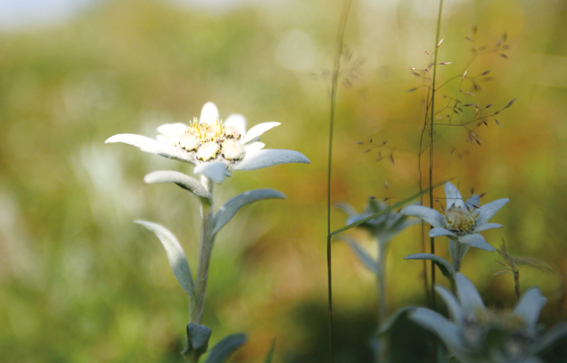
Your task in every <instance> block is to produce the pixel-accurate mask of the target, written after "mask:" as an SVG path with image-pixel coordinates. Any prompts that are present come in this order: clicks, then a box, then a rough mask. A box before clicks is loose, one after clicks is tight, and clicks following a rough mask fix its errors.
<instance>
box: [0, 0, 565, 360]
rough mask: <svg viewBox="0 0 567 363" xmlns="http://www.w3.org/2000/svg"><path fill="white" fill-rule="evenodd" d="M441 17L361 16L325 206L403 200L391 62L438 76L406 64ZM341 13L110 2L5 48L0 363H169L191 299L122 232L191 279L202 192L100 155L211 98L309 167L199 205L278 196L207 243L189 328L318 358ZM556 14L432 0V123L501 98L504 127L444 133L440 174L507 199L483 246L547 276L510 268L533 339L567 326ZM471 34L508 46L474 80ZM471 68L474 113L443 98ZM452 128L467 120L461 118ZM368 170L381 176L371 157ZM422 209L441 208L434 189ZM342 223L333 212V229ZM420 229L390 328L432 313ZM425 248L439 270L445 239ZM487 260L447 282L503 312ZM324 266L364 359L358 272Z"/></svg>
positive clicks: (342, 257) (236, 182)
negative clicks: (154, 230) (155, 181)
mask: <svg viewBox="0 0 567 363" xmlns="http://www.w3.org/2000/svg"><path fill="white" fill-rule="evenodd" d="M437 6H438V5H437V3H436V2H435V1H420V0H419V1H418V0H414V1H409V0H400V1H397V2H396V1H390V2H373V1H362V0H361V1H359V2H355V3H354V4H353V8H352V11H351V14H350V17H349V22H348V25H347V29H346V36H345V44H346V45H347V47H348V54H349V57H344V58H343V73H342V75H341V80H342V81H341V86H340V88H339V91H338V105H337V115H336V128H335V147H334V151H333V153H334V154H333V182H332V201H333V202H338V201H346V202H349V203H350V204H352V205H353V206H355V208H357V209H359V210H361V209H362V208H363V206H364V205H365V203H366V200H367V198H368V197H369V196H376V197H378V198H389V199H388V200H389V201H390V202H395V201H398V200H400V199H403V198H405V197H407V196H409V195H411V194H414V193H415V192H416V191H417V190H418V151H419V138H420V135H421V130H422V126H423V114H424V107H423V105H422V103H421V100H422V99H423V97H424V96H425V90H424V89H423V88H419V89H418V90H417V91H415V92H411V93H407V92H406V91H407V90H408V89H411V88H414V87H419V86H420V84H421V79H420V78H419V77H415V76H413V75H412V73H411V72H410V71H409V70H408V69H407V67H416V68H424V67H427V65H428V63H429V62H430V57H428V56H427V54H425V53H424V52H423V50H422V49H423V48H426V49H427V50H428V51H430V52H431V51H433V46H434V37H435V34H434V32H435V21H436V11H437ZM341 8H342V2H340V1H330V2H329V1H322V0H313V1H309V2H306V1H298V0H290V1H265V2H242V3H239V4H238V5H234V6H227V7H217V8H203V7H190V6H186V7H183V6H181V7H180V6H177V5H174V4H173V3H170V2H165V1H158V0H143V1H140V0H137V1H134V0H116V1H104V2H100V3H96V4H95V5H93V6H91V7H89V8H87V9H86V10H84V11H83V12H81V13H80V14H79V15H78V16H76V17H74V18H72V19H71V20H69V21H66V22H63V23H59V24H55V25H51V26H47V27H45V26H44V27H37V28H29V29H24V30H19V31H9V32H3V33H1V34H0V125H1V126H2V128H1V131H2V132H0V360H2V361H5V362H79V361H80V362H124V361H135V362H155V361H171V362H174V361H179V358H180V357H179V355H178V352H179V351H180V350H181V348H182V344H183V340H184V334H185V333H184V329H185V325H186V324H187V319H188V316H187V315H188V314H187V302H186V297H185V294H184V293H183V291H182V290H181V289H180V288H179V286H178V285H177V282H176V281H175V279H174V277H173V274H172V273H171V271H170V269H169V266H168V263H167V259H166V257H165V253H164V252H163V250H162V249H161V247H160V245H159V243H158V241H157V239H156V238H155V237H154V236H153V235H152V234H151V233H149V232H148V231H146V230H144V229H143V228H141V227H140V226H138V225H135V224H134V223H132V221H133V220H134V219H139V218H141V219H147V220H151V221H155V222H158V223H161V224H163V225H165V226H166V227H168V228H169V229H170V230H171V231H172V232H174V233H175V234H176V235H177V237H178V238H179V239H180V241H182V244H183V246H184V248H185V251H186V254H187V256H188V259H189V262H190V264H191V266H192V268H193V269H194V268H195V267H196V264H197V253H198V233H199V232H198V231H199V227H198V225H199V216H198V203H197V200H196V198H194V197H192V196H190V195H188V194H187V193H186V192H185V191H183V190H181V189H179V188H176V187H174V186H170V185H144V183H143V181H142V178H143V176H144V175H145V174H146V173H148V172H150V171H152V170H159V169H164V168H169V169H176V170H180V171H185V172H188V173H189V172H190V167H189V166H188V165H185V164H181V163H178V162H174V161H171V160H167V159H163V158H160V157H159V156H155V155H150V154H145V153H142V152H140V151H139V150H137V149H135V148H133V147H131V146H124V145H105V144H104V140H105V139H106V138H108V137H109V136H111V135H114V134H117V133H125V132H130V133H138V134H143V135H147V136H153V135H154V134H155V128H156V127H157V126H159V125H160V124H162V123H165V122H187V121H189V120H191V119H192V118H193V117H194V116H198V115H199V113H200V110H201V107H202V105H203V104H204V103H205V102H207V101H213V102H215V103H216V104H217V106H218V107H219V110H220V113H221V118H226V117H227V116H228V115H229V114H231V113H242V114H244V115H245V116H246V117H247V119H248V125H249V126H251V125H254V124H257V123H260V122H265V121H278V122H281V123H282V125H281V126H279V127H278V128H276V129H274V130H271V131H269V132H268V133H266V134H265V135H264V136H263V137H262V141H263V142H265V143H266V144H267V147H269V148H278V149H293V150H298V151H300V152H302V153H304V154H305V155H306V156H307V157H308V158H309V159H310V160H311V163H312V164H311V165H302V164H292V165H279V166H275V167H271V168H268V169H263V170H257V171H250V172H235V173H234V175H233V177H232V178H230V179H228V180H227V181H225V182H224V183H223V184H222V185H220V186H216V187H215V198H216V200H217V201H218V202H217V203H218V204H220V203H222V202H224V201H226V200H228V199H230V198H231V197H232V196H235V195H237V194H238V193H239V192H242V191H245V190H249V189H254V188H266V187H268V188H274V189H277V190H280V191H282V192H283V193H285V194H286V195H287V197H288V199H287V200H285V201H280V200H270V201H265V202H261V203H257V204H255V205H253V206H249V207H246V209H243V210H242V211H241V212H240V213H239V214H238V215H237V216H236V217H235V219H234V220H233V221H232V222H231V223H230V224H228V225H227V226H226V227H225V229H224V230H223V231H222V232H221V233H219V235H218V238H217V242H216V246H215V249H214V252H213V257H212V262H211V271H210V280H209V289H208V292H207V301H206V306H205V312H204V320H203V321H204V323H205V324H207V325H209V326H210V327H211V328H212V329H213V336H212V340H211V342H212V343H214V342H216V341H218V340H220V339H221V338H222V337H223V336H225V335H227V334H230V333H235V332H240V331H244V332H247V333H248V334H249V342H248V344H247V345H246V346H245V347H244V348H243V349H242V350H241V351H239V353H238V354H237V355H235V356H234V357H233V359H232V361H233V362H261V361H262V359H263V356H264V355H265V354H266V352H267V350H268V348H269V344H270V342H271V340H272V338H274V337H276V338H277V348H276V360H275V361H276V362H319V361H325V359H326V358H327V311H326V294H327V290H326V289H327V286H326V265H325V262H326V258H325V235H326V163H327V159H326V157H327V142H328V121H329V91H330V79H329V72H330V68H331V67H332V58H333V53H334V52H335V39H336V32H337V29H338V19H339V14H340V11H341ZM566 15H567V7H566V6H565V4H564V2H562V1H560V0H555V1H553V0H550V1H545V2H544V1H538V2H535V1H512V0H501V1H492V2H489V1H481V0H478V1H448V2H447V3H446V6H445V9H444V17H443V25H442V31H441V37H442V38H444V42H443V44H442V45H441V47H440V53H439V60H440V61H443V62H451V64H449V65H445V66H442V67H440V68H439V80H440V81H443V80H447V79H449V78H451V77H453V76H457V80H456V81H452V82H451V83H449V84H448V85H447V86H446V87H444V88H443V89H442V91H440V97H439V98H438V99H437V102H438V105H444V102H445V101H446V99H444V98H443V97H442V96H443V95H447V96H449V97H451V96H458V97H459V98H460V99H461V100H463V102H474V103H476V104H479V105H480V106H481V107H484V106H486V105H488V104H491V103H492V104H494V106H492V107H493V108H494V109H497V108H502V107H504V106H505V105H506V104H507V103H508V102H509V101H510V100H511V99H514V98H517V100H516V102H515V104H514V105H513V107H511V108H509V109H507V110H505V111H503V112H502V113H501V114H499V115H498V117H497V118H498V120H499V121H500V123H501V124H502V127H499V126H498V125H496V123H495V122H494V121H491V122H489V123H488V127H486V126H482V127H480V128H479V129H478V130H476V131H475V132H476V134H478V135H479V137H480V138H481V139H482V146H479V145H478V144H472V143H471V142H469V141H468V140H467V132H466V130H465V129H464V128H462V127H445V128H442V127H439V128H438V129H437V133H436V137H435V154H434V160H435V162H434V179H435V182H438V181H442V180H445V179H448V178H454V179H453V181H454V182H455V183H459V184H460V188H461V190H462V192H463V195H465V196H468V195H470V190H471V188H474V189H475V191H477V192H479V193H487V194H486V196H485V197H483V199H482V202H483V204H484V203H487V202H489V201H491V200H494V199H499V198H504V197H508V198H510V203H509V204H508V205H507V206H506V207H504V208H503V209H502V210H501V211H500V212H499V213H498V214H497V215H496V216H495V217H494V218H493V221H494V222H496V223H501V224H503V225H504V228H503V229H499V230H493V231H488V232H485V233H483V235H485V237H486V238H487V240H488V242H489V243H491V244H492V245H494V246H499V245H500V243H501V238H506V239H507V241H508V244H509V250H510V251H511V253H512V254H515V255H518V256H527V257H533V258H537V259H540V260H542V261H545V262H547V263H548V264H550V265H551V266H553V267H554V268H555V272H553V273H544V272H541V271H538V270H536V269H530V268H525V269H523V270H522V271H521V272H522V274H521V283H522V288H523V289H525V288H527V287H529V286H538V287H540V288H541V289H542V291H543V293H544V295H546V296H547V297H548V298H549V302H548V304H547V305H546V307H545V309H544V310H543V313H542V322H544V323H546V324H548V325H553V324H555V323H557V322H558V321H559V320H562V319H564V318H565V317H566V316H567V290H566V283H567V275H566V273H567V263H566V260H565V256H566V255H567V253H566V252H567V243H566V241H567V229H566V228H565V218H566V216H567V204H566V203H565V201H566V198H565V195H566V191H567V183H566V180H567V147H566V145H567V122H566V121H567V120H566V116H565V115H566V114H567V102H565V97H566V95H567V42H566V38H565V37H566V36H565V34H567V22H566V21H565V19H566ZM474 25H477V26H478V32H477V34H476V39H475V46H477V47H478V46H480V45H483V44H486V45H488V46H489V47H493V46H494V44H495V43H496V42H497V41H498V40H499V39H500V37H501V36H502V34H503V33H504V32H507V39H508V40H507V44H509V45H510V49H509V50H507V51H506V52H505V53H506V54H507V56H508V59H504V58H502V57H500V56H498V54H495V53H489V54H486V55H483V56H480V57H477V59H476V60H475V61H474V62H473V63H472V64H471V65H470V67H468V68H467V63H468V62H469V60H470V59H471V52H470V48H471V46H472V45H471V43H470V42H469V41H467V40H465V37H466V36H469V37H470V36H471V28H472V27H473V26H474ZM290 39H291V40H290ZM465 69H468V74H469V75H478V74H480V73H482V72H484V71H486V70H489V69H490V70H491V73H490V75H491V76H492V77H494V79H493V80H492V81H491V82H483V83H481V86H482V91H480V92H477V91H472V93H474V94H475V95H474V96H469V95H465V94H464V93H459V92H458V89H459V79H460V77H459V75H460V74H462V73H463V71H464V70H465ZM463 88H464V91H469V89H470V84H466V83H464V86H463ZM441 107H442V106H441ZM483 112H489V110H486V111H483ZM440 115H444V113H440ZM455 117H456V118H455V119H454V120H455V122H457V121H459V120H462V121H466V120H468V119H470V118H471V117H474V109H472V108H470V107H469V108H468V109H466V110H465V112H464V114H462V115H456V116H455ZM370 139H372V143H370ZM383 140H387V143H386V145H385V146H381V147H380V146H378V145H381V144H382V141H383ZM426 140H427V136H426ZM357 141H359V142H362V143H363V144H362V145H361V144H359V143H357ZM379 153H380V154H381V155H382V156H383V160H381V161H376V159H378V158H379ZM391 154H393V160H394V162H392V161H391V160H390V155H391ZM427 165H428V164H427V160H424V162H423V168H424V170H427ZM386 181H387V183H388V185H389V188H386V186H385V185H386ZM435 193H436V196H437V197H439V198H443V192H442V190H441V189H439V190H437V191H436V192H435ZM436 205H437V206H438V205H439V203H436ZM344 222H345V216H344V215H343V214H342V213H341V212H340V211H333V214H332V225H333V228H339V227H341V226H343V225H344ZM419 233H420V228H419V227H417V226H416V227H411V228H410V229H408V230H407V231H406V232H404V233H403V234H402V235H400V237H399V238H397V239H395V240H394V241H393V242H392V244H391V248H390V254H389V256H388V260H387V261H388V267H387V271H388V285H389V295H388V302H389V304H390V311H391V312H393V311H394V310H395V309H397V308H399V307H403V306H406V305H411V304H424V303H425V296H424V289H423V285H422V283H421V282H422V277H421V276H422V275H421V267H422V264H421V263H419V262H415V261H405V260H403V257H404V256H406V255H408V254H412V253H417V252H421V248H422V247H421V238H420V234H419ZM353 235H355V236H356V237H357V238H359V239H361V240H364V239H365V238H366V239H367V236H365V235H364V234H363V233H361V232H357V231H354V232H353ZM436 243H437V252H438V254H439V255H441V256H444V257H447V258H449V257H448V249H447V246H448V244H447V240H446V239H444V238H438V239H437V242H436ZM364 245H365V247H368V248H369V250H372V249H373V245H372V243H371V242H367V243H365V244H364ZM498 259H499V257H498V256H497V254H496V253H493V254H489V253H487V252H484V251H479V250H471V251H470V252H469V254H468V255H467V257H466V258H465V260H464V262H463V272H464V273H465V274H466V275H467V276H469V277H470V278H471V279H472V280H473V282H474V283H475V284H476V285H477V287H478V288H479V290H480V291H481V293H482V295H483V297H484V299H485V301H486V302H487V304H488V305H490V306H495V307H502V308H508V307H511V306H512V305H513V304H514V292H513V283H512V278H511V277H510V275H499V276H496V277H493V276H492V275H493V274H494V273H495V272H497V271H499V270H500V268H499V265H498V264H497V263H496V262H495V260H498ZM333 271H334V280H333V283H334V298H335V300H334V304H335V305H334V306H335V322H336V327H335V329H336V335H335V342H336V356H335V358H336V359H335V362H368V361H369V360H370V354H371V353H370V350H369V348H368V346H367V343H366V340H367V339H368V338H369V337H370V336H371V334H372V332H373V331H374V329H375V327H376V323H375V322H376V319H377V318H376V315H377V314H376V307H375V281H374V277H373V275H372V274H371V273H369V272H368V271H366V270H365V269H364V267H362V266H361V264H360V263H359V262H358V261H357V260H356V257H355V256H354V254H353V253H352V252H351V251H350V250H349V248H348V246H346V245H345V244H341V243H339V242H337V243H335V244H333ZM441 282H442V283H445V281H443V280H442V279H441ZM405 324H406V325H405V326H401V327H400V328H399V329H401V330H399V331H398V333H396V334H394V350H399V351H400V352H402V353H403V352H405V353H407V352H408V347H414V348H412V349H413V351H415V352H416V354H417V356H419V354H421V352H423V351H424V349H427V346H426V343H424V342H423V340H422V339H421V338H420V337H421V335H420V334H419V331H418V330H416V327H415V326H414V325H409V323H405ZM416 331H417V333H416ZM409 332H411V334H410V333H409ZM420 349H421V350H420ZM400 354H401V353H400ZM399 359H400V360H401V358H399ZM408 359H409V358H408Z"/></svg>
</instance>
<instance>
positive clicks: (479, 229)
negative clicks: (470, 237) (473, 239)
mask: <svg viewBox="0 0 567 363" xmlns="http://www.w3.org/2000/svg"><path fill="white" fill-rule="evenodd" d="M502 227H503V226H502V225H501V224H498V223H485V224H481V225H478V224H477V226H476V227H475V229H474V230H473V232H482V231H488V230H489V229H494V228H502Z"/></svg>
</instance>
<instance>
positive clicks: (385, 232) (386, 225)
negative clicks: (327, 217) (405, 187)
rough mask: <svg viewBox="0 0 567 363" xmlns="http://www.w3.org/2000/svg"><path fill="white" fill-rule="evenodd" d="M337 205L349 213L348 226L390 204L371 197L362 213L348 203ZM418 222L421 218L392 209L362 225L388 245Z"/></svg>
mask: <svg viewBox="0 0 567 363" xmlns="http://www.w3.org/2000/svg"><path fill="white" fill-rule="evenodd" d="M337 207H338V208H340V209H342V210H343V211H344V212H345V213H346V214H348V216H349V218H348V219H347V221H346V225H347V226H348V225H349V224H352V223H355V222H358V221H360V220H362V219H365V218H368V217H370V216H371V215H373V214H375V213H378V212H380V211H383V210H384V209H386V208H388V205H386V203H384V202H382V201H380V200H376V199H375V198H369V200H368V205H367V206H366V208H365V210H364V212H362V213H357V212H356V211H355V210H354V208H353V207H351V206H350V205H349V204H348V203H338V204H337ZM418 222H419V220H416V219H408V218H407V216H404V215H401V214H400V213H397V212H395V211H391V212H388V213H385V214H382V215H380V216H378V217H376V218H373V219H371V220H369V221H367V222H364V223H362V224H361V225H360V227H362V228H365V229H367V230H368V231H369V232H370V233H372V235H373V236H375V237H377V238H378V240H379V242H380V243H382V244H384V245H386V244H387V243H388V242H390V241H391V240H392V239H393V238H394V237H395V236H397V235H398V234H399V233H401V232H402V231H403V230H404V229H406V228H407V227H409V226H411V225H412V224H415V223H418Z"/></svg>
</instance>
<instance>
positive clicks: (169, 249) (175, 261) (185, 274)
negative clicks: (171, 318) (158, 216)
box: [134, 220, 196, 301]
mask: <svg viewBox="0 0 567 363" xmlns="http://www.w3.org/2000/svg"><path fill="white" fill-rule="evenodd" d="M134 222H135V223H137V224H141V225H142V226H144V227H146V228H147V229H149V230H150V231H152V232H153V233H154V234H155V235H156V237H157V238H159V240H160V242H161V244H162V245H163V247H164V249H165V252H166V253H167V259H168V260H169V265H170V266H171V269H172V270H173V274H174V275H175V277H176V278H177V282H179V285H181V288H183V290H185V292H186V293H187V294H188V295H189V297H190V298H191V299H192V300H193V301H195V300H196V298H195V297H196V294H195V283H194V282H193V277H192V276H191V270H190V269H189V263H188V262H187V258H186V257H185V252H183V248H182V247H181V245H180V244H179V242H178V241H177V238H175V236H174V235H173V233H171V232H170V231H169V230H168V229H167V228H165V227H163V226H161V225H159V224H157V223H153V222H148V221H142V220H136V221H134Z"/></svg>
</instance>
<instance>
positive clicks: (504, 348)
mask: <svg viewBox="0 0 567 363" xmlns="http://www.w3.org/2000/svg"><path fill="white" fill-rule="evenodd" d="M455 283H456V287H457V294H456V295H457V298H455V296H453V294H452V293H451V292H450V291H449V290H447V289H446V288H444V287H443V286H439V285H437V286H436V287H435V290H436V291H437V294H438V295H439V296H441V298H442V299H443V300H444V301H445V304H446V305H447V310H448V311H449V313H450V315H451V318H452V320H448V319H446V318H445V317H443V316H442V315H440V314H439V313H437V312H435V311H432V310H429V309H426V308H417V309H415V310H413V312H411V313H410V315H409V317H410V319H412V320H413V321H415V322H416V323H418V324H419V325H421V326H423V327H424V328H426V329H428V330H430V331H433V332H434V333H435V334H436V335H437V336H438V337H439V338H441V340H443V342H444V343H445V344H446V345H447V348H449V350H450V352H451V353H452V354H454V355H455V356H456V357H457V358H458V359H459V361H460V362H464V363H467V362H499V363H520V362H523V363H528V362H530V363H535V362H542V361H541V360H540V359H539V358H538V357H537V354H538V353H539V352H540V351H542V350H543V349H545V348H546V347H548V346H550V345H551V344H553V343H554V342H556V341H557V340H558V339H560V338H561V337H563V336H564V335H565V334H567V323H562V324H559V325H557V326H555V327H553V328H552V329H550V330H549V331H548V332H547V333H546V334H545V335H543V336H541V335H540V329H538V319H539V314H540V311H541V309H542V308H543V306H544V305H545V303H546V302H547V299H546V298H545V297H544V296H542V295H541V292H540V291H539V289H538V288H531V289H529V290H528V291H526V292H525V293H524V294H523V295H522V298H521V299H520V301H519V302H518V304H517V305H516V307H515V308H514V310H512V311H506V310H505V311H496V310H492V309H487V308H486V306H485V305H484V302H483V301H482V298H481V296H480V294H479V293H478V291H477V289H476V288H475V286H474V285H473V283H472V282H471V281H470V280H469V279H468V278H467V277H466V276H465V275H463V274H461V273H457V274H456V275H455ZM497 337H498V338H497Z"/></svg>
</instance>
